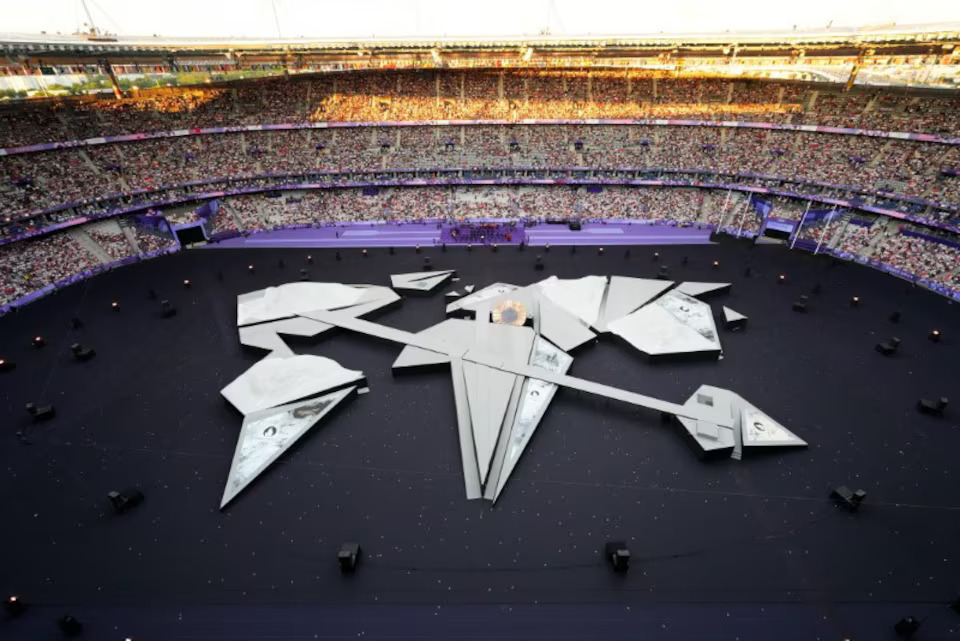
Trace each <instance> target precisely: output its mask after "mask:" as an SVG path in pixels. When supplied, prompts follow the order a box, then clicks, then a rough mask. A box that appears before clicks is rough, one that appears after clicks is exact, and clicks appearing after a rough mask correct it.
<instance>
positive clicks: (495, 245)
mask: <svg viewBox="0 0 960 641" xmlns="http://www.w3.org/2000/svg"><path fill="white" fill-rule="evenodd" d="M490 249H491V250H493V251H497V244H496V243H494V244H493V245H491V246H490Z"/></svg>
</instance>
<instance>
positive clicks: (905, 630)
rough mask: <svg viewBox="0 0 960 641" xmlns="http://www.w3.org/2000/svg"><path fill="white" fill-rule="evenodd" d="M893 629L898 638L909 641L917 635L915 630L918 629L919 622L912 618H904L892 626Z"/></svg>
mask: <svg viewBox="0 0 960 641" xmlns="http://www.w3.org/2000/svg"><path fill="white" fill-rule="evenodd" d="M893 629H894V631H895V632H896V633H897V636H898V637H900V638H902V639H909V638H910V637H912V636H913V635H914V634H916V633H917V630H919V629H920V622H919V621H917V620H916V619H915V618H913V617H904V618H902V619H900V620H899V621H897V623H896V624H895V625H894V626H893Z"/></svg>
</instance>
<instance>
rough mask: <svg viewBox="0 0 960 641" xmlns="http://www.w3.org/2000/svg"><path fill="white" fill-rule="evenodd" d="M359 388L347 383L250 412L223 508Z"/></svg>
mask: <svg viewBox="0 0 960 641" xmlns="http://www.w3.org/2000/svg"><path fill="white" fill-rule="evenodd" d="M356 390H357V388H356V387H347V388H344V389H342V390H338V391H336V392H333V393H331V394H327V395H325V396H321V397H319V398H312V399H310V400H307V401H300V402H298V403H291V404H290V405H282V406H280V407H273V408H270V409H266V410H260V411H258V412H253V413H252V414H248V415H247V416H246V417H245V418H244V419H243V427H242V428H241V430H240V436H239V437H238V438H237V449H236V451H235V452H234V455H233V462H232V463H231V464H230V473H229V474H228V475H227V484H226V487H224V490H223V498H222V499H221V500H220V509H223V508H224V506H225V505H226V504H227V503H229V502H230V501H232V500H233V498H234V497H235V496H236V495H237V494H239V493H240V492H241V491H243V489H244V488H245V487H247V486H248V485H249V484H250V482H251V481H253V480H254V479H255V478H257V476H259V475H260V473H261V472H263V471H264V470H265V469H267V468H268V467H270V465H271V464H273V462H274V461H276V460H277V459H278V458H280V456H281V455H282V454H283V453H284V452H286V451H287V450H288V449H290V447H291V446H292V445H293V444H294V443H296V442H297V441H298V440H299V439H300V437H301V436H303V435H304V434H306V433H307V431H309V430H310V428H311V427H313V426H314V425H316V424H317V423H318V422H319V421H320V419H322V418H323V417H324V416H326V415H327V414H329V413H330V411H331V410H333V408H334V407H336V406H337V405H338V404H339V403H340V402H341V401H343V400H344V399H346V398H347V397H349V396H350V395H352V394H353V393H354V392H356Z"/></svg>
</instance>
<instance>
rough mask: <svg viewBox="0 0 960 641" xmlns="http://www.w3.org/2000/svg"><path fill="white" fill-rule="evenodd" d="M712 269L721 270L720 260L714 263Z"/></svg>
mask: <svg viewBox="0 0 960 641" xmlns="http://www.w3.org/2000/svg"><path fill="white" fill-rule="evenodd" d="M711 267H712V268H713V269H720V261H719V260H715V261H713V264H712V265H711Z"/></svg>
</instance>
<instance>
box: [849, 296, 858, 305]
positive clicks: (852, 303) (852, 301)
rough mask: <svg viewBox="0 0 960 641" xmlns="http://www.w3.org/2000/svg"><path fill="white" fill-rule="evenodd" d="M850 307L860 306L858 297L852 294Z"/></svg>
mask: <svg viewBox="0 0 960 641" xmlns="http://www.w3.org/2000/svg"><path fill="white" fill-rule="evenodd" d="M850 307H860V297H859V296H854V297H853V298H851V299H850Z"/></svg>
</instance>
